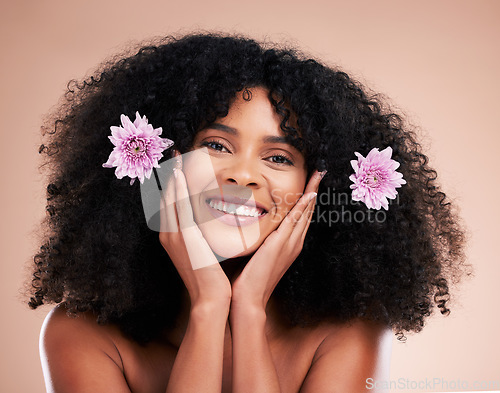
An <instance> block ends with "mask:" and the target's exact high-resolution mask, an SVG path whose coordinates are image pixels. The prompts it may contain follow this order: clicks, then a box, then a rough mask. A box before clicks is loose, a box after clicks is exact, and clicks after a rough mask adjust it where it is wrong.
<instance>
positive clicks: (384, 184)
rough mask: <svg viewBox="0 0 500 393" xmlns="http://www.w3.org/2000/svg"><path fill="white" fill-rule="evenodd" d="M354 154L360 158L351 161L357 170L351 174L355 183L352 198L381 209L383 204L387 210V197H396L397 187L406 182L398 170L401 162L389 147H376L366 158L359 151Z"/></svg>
mask: <svg viewBox="0 0 500 393" xmlns="http://www.w3.org/2000/svg"><path fill="white" fill-rule="evenodd" d="M354 154H356V156H357V157H358V160H352V161H351V165H352V167H353V169H354V172H355V173H354V174H353V175H351V176H349V179H350V180H352V182H353V183H354V184H351V189H352V199H353V200H354V201H361V202H364V203H365V204H366V206H368V208H370V209H380V207H381V206H382V207H383V208H384V209H385V210H387V209H388V207H389V205H388V201H387V198H389V199H394V198H396V195H397V193H398V192H397V191H396V188H398V187H401V186H402V185H403V184H406V181H405V180H404V179H403V175H402V174H401V173H399V172H396V169H397V168H398V167H399V162H397V161H394V160H392V159H391V156H392V149H391V148H390V147H387V148H385V149H384V150H382V151H379V150H378V148H376V147H375V148H373V149H372V150H371V151H370V152H369V153H368V155H367V156H366V158H365V157H363V156H362V155H361V154H359V153H358V152H355V153H354Z"/></svg>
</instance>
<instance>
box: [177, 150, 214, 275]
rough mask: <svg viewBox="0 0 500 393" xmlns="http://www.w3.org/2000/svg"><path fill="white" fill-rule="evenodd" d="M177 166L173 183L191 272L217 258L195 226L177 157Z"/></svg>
mask: <svg viewBox="0 0 500 393" xmlns="http://www.w3.org/2000/svg"><path fill="white" fill-rule="evenodd" d="M177 159H178V160H179V161H178V165H177V166H176V168H175V169H174V183H175V194H176V202H175V207H176V210H177V217H178V220H179V227H180V230H181V233H182V237H183V239H184V244H185V245H186V250H187V252H188V257H189V260H190V262H191V266H192V268H193V270H197V269H201V268H204V267H207V266H210V265H214V264H217V263H218V261H217V258H216V257H215V255H214V254H213V252H212V250H211V248H210V246H209V245H208V243H207V241H206V240H205V238H204V237H203V234H202V233H201V231H200V228H198V225H196V223H195V221H194V217H193V209H192V206H191V201H190V199H189V191H188V187H187V181H186V177H185V175H184V173H183V172H182V169H181V168H182V158H181V156H180V155H178V156H177Z"/></svg>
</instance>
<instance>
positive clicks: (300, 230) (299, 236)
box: [290, 198, 316, 244]
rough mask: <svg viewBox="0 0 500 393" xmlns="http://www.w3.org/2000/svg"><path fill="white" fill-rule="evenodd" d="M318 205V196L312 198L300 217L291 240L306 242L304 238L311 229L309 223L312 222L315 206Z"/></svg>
mask: <svg viewBox="0 0 500 393" xmlns="http://www.w3.org/2000/svg"><path fill="white" fill-rule="evenodd" d="M315 207H316V198H312V199H311V200H310V202H309V204H308V205H307V208H306V209H305V211H304V213H303V214H302V216H301V217H300V219H299V221H298V222H297V225H295V228H294V229H293V233H292V234H291V235H290V241H291V242H299V241H300V244H303V243H304V239H305V237H306V233H307V231H308V229H309V225H310V224H311V218H312V215H313V213H314V208H315Z"/></svg>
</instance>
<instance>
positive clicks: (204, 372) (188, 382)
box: [167, 306, 229, 393]
mask: <svg viewBox="0 0 500 393" xmlns="http://www.w3.org/2000/svg"><path fill="white" fill-rule="evenodd" d="M228 313H229V306H227V307H206V306H204V307H193V308H192V309H191V313H190V318H189V322H188V326H187V329H186V333H185V335H184V338H183V340H182V343H181V345H180V348H179V351H178V353H177V356H176V359H175V363H174V366H173V368H172V372H171V374H170V378H169V382H168V387H167V393H188V392H189V393H191V392H192V393H199V392H206V393H211V392H214V393H220V392H221V389H222V365H223V352H224V334H225V328H226V323H227V318H228Z"/></svg>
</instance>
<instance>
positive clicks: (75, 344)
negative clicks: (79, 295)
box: [40, 306, 129, 392]
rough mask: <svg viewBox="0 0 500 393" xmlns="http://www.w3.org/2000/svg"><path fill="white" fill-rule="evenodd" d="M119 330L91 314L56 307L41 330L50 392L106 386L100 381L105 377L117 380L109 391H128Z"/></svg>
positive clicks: (41, 343) (45, 371)
mask: <svg viewBox="0 0 500 393" xmlns="http://www.w3.org/2000/svg"><path fill="white" fill-rule="evenodd" d="M116 330H117V329H116V328H114V327H112V326H101V325H99V324H97V322H96V318H95V316H93V315H92V314H90V313H82V314H79V315H78V316H77V317H71V316H68V315H67V313H66V310H65V308H64V306H57V307H55V308H54V309H53V310H52V311H51V312H50V313H49V314H48V315H47V317H46V318H45V321H44V323H43V327H42V331H41V333H40V357H41V360H42V367H43V372H44V376H45V381H46V384H47V391H49V392H70V391H71V392H79V391H88V390H85V389H90V388H95V389H103V388H106V386H101V384H102V381H103V380H104V381H105V380H106V379H107V380H108V381H113V383H114V385H113V386H114V388H113V389H112V390H110V391H114V392H115V391H116V392H127V391H129V389H128V387H127V384H126V381H125V378H124V375H123V363H122V361H121V357H120V353H119V352H118V349H117V348H116V346H115V344H114V340H113V336H114V335H116V334H117V332H116ZM99 376H106V378H103V379H100V378H99ZM80 389H81V390H80ZM96 391H98V390H96Z"/></svg>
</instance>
